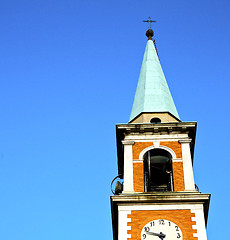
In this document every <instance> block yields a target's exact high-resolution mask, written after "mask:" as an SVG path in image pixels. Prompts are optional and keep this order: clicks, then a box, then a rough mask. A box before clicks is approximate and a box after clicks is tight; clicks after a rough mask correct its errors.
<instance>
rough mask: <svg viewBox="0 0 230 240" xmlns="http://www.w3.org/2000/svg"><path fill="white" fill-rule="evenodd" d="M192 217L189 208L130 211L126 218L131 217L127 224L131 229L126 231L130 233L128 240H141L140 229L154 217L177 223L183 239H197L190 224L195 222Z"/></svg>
mask: <svg viewBox="0 0 230 240" xmlns="http://www.w3.org/2000/svg"><path fill="white" fill-rule="evenodd" d="M192 217H195V214H194V213H191V211H190V210H156V211H155V210H153V211H147V210H146V211H131V214H129V215H128V218H131V222H128V223H127V224H128V226H131V230H128V231H127V233H128V234H131V238H129V239H130V240H141V230H142V228H143V227H144V226H145V224H147V223H148V222H150V221H152V220H156V219H167V220H169V221H172V222H174V223H175V224H177V225H178V226H179V227H180V229H181V231H182V234H183V240H197V239H198V238H197V237H193V233H197V231H196V230H195V229H193V228H192V225H195V224H196V222H194V221H192Z"/></svg>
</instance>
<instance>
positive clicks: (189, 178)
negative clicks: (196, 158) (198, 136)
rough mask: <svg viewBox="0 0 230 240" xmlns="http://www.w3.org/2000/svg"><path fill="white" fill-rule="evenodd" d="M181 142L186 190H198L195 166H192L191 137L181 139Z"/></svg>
mask: <svg viewBox="0 0 230 240" xmlns="http://www.w3.org/2000/svg"><path fill="white" fill-rule="evenodd" d="M179 142H180V143H181V150H182V159H183V171H184V188H185V189H184V190H185V191H196V189H195V182H194V175H193V167H192V157H191V150H190V142H191V139H183V140H180V141H179Z"/></svg>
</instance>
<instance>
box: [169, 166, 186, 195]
mask: <svg viewBox="0 0 230 240" xmlns="http://www.w3.org/2000/svg"><path fill="white" fill-rule="evenodd" d="M172 167H173V185H174V191H175V192H177V191H184V171H183V163H182V162H173V163H172Z"/></svg>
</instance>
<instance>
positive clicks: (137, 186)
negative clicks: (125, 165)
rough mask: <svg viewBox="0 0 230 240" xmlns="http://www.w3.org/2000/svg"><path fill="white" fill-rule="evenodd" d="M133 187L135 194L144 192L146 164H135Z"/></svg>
mask: <svg viewBox="0 0 230 240" xmlns="http://www.w3.org/2000/svg"><path fill="white" fill-rule="evenodd" d="M133 185H134V191H135V192H144V191H145V189H144V164H143V162H134V163H133Z"/></svg>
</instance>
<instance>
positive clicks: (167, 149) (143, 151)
mask: <svg viewBox="0 0 230 240" xmlns="http://www.w3.org/2000/svg"><path fill="white" fill-rule="evenodd" d="M157 148H160V149H163V150H166V151H167V152H169V153H170V154H171V155H172V159H176V154H175V152H174V151H173V150H172V149H171V148H169V147H166V146H161V145H160V146H159V147H157ZM157 148H156V147H155V146H150V147H147V148H145V149H144V150H142V151H141V153H140V155H139V159H143V158H144V154H145V153H146V152H148V151H149V150H152V149H157Z"/></svg>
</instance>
